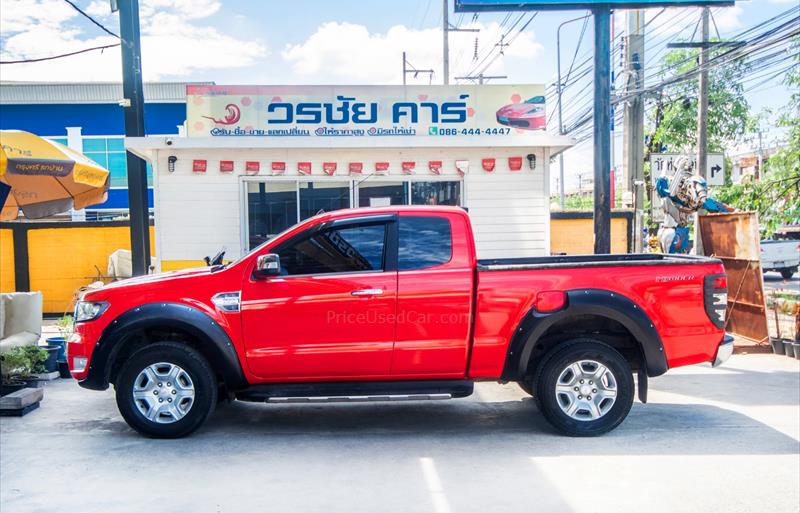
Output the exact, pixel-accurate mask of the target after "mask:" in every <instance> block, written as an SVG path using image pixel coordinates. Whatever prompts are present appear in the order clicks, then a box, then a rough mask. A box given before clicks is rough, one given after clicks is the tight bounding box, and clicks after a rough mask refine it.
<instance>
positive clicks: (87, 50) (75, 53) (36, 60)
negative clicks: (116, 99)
mask: <svg viewBox="0 0 800 513" xmlns="http://www.w3.org/2000/svg"><path fill="white" fill-rule="evenodd" d="M119 45H120V43H114V44H113V45H103V46H94V47H92V48H84V49H83V50H78V51H77V52H69V53H62V54H61V55H51V56H50V57H40V58H38V59H21V60H18V61H0V64H25V63H29V62H42V61H52V60H54V59H61V58H64V57H72V56H73V55H78V54H81V53H86V52H93V51H95V50H105V49H106V48H114V47H116V46H119Z"/></svg>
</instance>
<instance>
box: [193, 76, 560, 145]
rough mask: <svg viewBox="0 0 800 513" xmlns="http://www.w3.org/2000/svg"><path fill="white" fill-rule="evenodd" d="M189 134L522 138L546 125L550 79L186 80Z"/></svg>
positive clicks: (203, 135)
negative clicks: (443, 82)
mask: <svg viewBox="0 0 800 513" xmlns="http://www.w3.org/2000/svg"><path fill="white" fill-rule="evenodd" d="M186 111H187V114H186V116H187V125H188V135H189V136H190V137H220V136H224V137H240V136H255V137H384V136H399V137H453V136H469V137H478V136H480V137H489V138H496V137H517V136H525V135H528V134H530V133H532V132H535V131H542V130H545V128H546V125H547V116H546V111H545V104H544V86H543V85H530V84H528V85H482V86H475V85H464V86H459V85H454V86H217V85H190V86H187V108H186Z"/></svg>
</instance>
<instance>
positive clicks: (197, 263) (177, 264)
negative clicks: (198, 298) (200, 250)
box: [161, 260, 206, 273]
mask: <svg viewBox="0 0 800 513" xmlns="http://www.w3.org/2000/svg"><path fill="white" fill-rule="evenodd" d="M205 266H206V262H205V260H162V261H161V272H164V273H165V272H167V271H177V270H179V269H191V268H192V267H205Z"/></svg>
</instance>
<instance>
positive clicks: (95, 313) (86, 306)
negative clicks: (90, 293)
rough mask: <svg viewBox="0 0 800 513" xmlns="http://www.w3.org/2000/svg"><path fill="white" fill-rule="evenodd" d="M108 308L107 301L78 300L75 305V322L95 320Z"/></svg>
mask: <svg viewBox="0 0 800 513" xmlns="http://www.w3.org/2000/svg"><path fill="white" fill-rule="evenodd" d="M107 308H108V303H106V302H105V301H98V302H93V301H78V304H77V305H75V322H84V321H93V320H94V319H97V318H98V317H100V316H101V315H102V314H103V312H105V311H106V309H107Z"/></svg>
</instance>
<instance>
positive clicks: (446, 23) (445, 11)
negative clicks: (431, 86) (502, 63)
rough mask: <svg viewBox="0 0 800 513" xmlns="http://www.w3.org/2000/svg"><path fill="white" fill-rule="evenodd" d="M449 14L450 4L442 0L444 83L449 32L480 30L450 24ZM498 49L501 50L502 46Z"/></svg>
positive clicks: (445, 82) (448, 59)
mask: <svg viewBox="0 0 800 513" xmlns="http://www.w3.org/2000/svg"><path fill="white" fill-rule="evenodd" d="M449 16H450V6H449V5H448V0H442V73H443V74H444V85H448V84H449V83H450V32H480V29H462V28H458V27H453V26H451V25H450V19H449ZM476 44H477V43H476ZM506 46H508V45H506ZM500 50H501V52H502V47H501V48H500Z"/></svg>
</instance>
